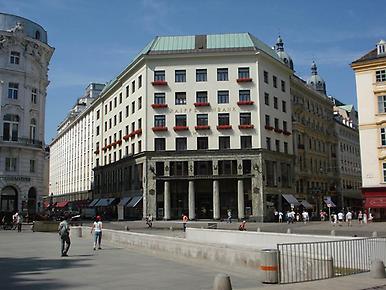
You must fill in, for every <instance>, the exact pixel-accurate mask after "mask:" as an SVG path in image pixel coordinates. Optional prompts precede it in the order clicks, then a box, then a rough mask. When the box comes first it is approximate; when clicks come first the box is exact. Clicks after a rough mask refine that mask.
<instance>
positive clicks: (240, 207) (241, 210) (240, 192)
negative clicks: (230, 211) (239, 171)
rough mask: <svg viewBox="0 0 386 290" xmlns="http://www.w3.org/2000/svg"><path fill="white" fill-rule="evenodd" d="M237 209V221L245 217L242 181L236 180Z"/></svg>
mask: <svg viewBox="0 0 386 290" xmlns="http://www.w3.org/2000/svg"><path fill="white" fill-rule="evenodd" d="M237 208H238V218H239V220H241V219H243V218H244V217H245V213H244V181H243V180H242V179H239V180H237Z"/></svg>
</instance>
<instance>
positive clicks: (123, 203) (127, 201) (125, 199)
mask: <svg viewBox="0 0 386 290" xmlns="http://www.w3.org/2000/svg"><path fill="white" fill-rule="evenodd" d="M130 200H131V197H123V198H121V201H120V202H119V204H118V205H120V206H126V204H128V203H129V201H130Z"/></svg>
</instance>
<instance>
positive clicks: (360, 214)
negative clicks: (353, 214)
mask: <svg viewBox="0 0 386 290" xmlns="http://www.w3.org/2000/svg"><path fill="white" fill-rule="evenodd" d="M362 220H363V213H362V211H361V210H360V211H359V213H358V223H359V224H362Z"/></svg>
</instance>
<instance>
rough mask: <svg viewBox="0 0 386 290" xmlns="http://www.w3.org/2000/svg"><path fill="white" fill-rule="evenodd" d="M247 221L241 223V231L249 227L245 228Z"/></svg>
mask: <svg viewBox="0 0 386 290" xmlns="http://www.w3.org/2000/svg"><path fill="white" fill-rule="evenodd" d="M246 223H247V222H246V221H242V222H241V224H240V225H239V231H246V230H247V229H246V228H245V225H246Z"/></svg>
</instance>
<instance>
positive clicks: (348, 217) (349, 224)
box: [346, 211, 352, 227]
mask: <svg viewBox="0 0 386 290" xmlns="http://www.w3.org/2000/svg"><path fill="white" fill-rule="evenodd" d="M351 221H352V213H351V211H348V212H347V213H346V222H347V226H348V227H351Z"/></svg>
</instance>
